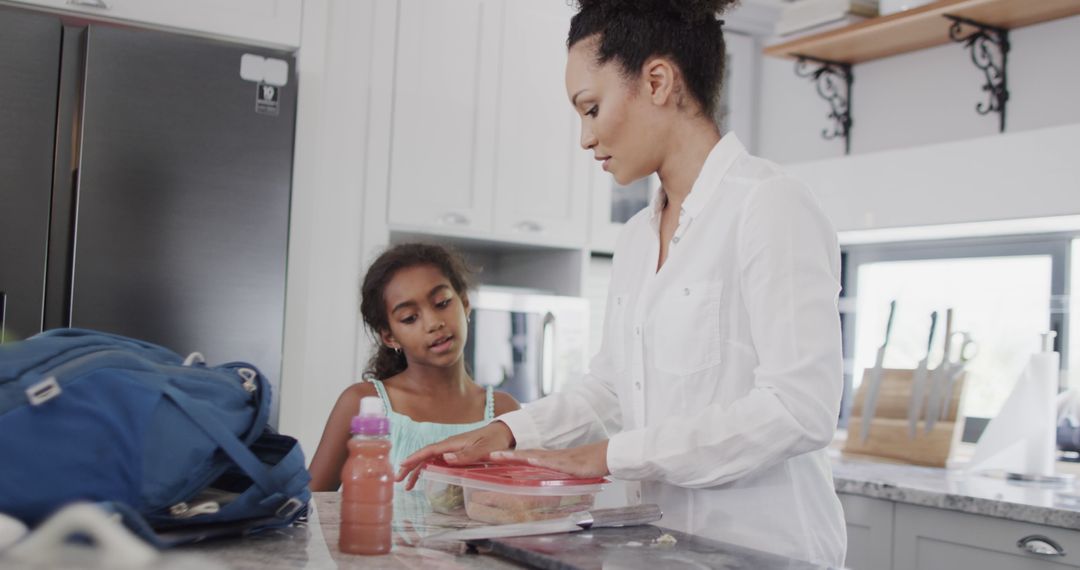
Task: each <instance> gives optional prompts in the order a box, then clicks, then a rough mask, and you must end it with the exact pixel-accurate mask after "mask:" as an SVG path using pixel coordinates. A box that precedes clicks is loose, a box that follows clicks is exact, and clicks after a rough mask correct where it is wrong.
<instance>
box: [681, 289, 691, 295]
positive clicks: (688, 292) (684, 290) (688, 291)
mask: <svg viewBox="0 0 1080 570" xmlns="http://www.w3.org/2000/svg"><path fill="white" fill-rule="evenodd" d="M682 294H683V295H686V296H687V297H689V296H690V288H689V287H687V288H685V289H683V290H682Z"/></svg>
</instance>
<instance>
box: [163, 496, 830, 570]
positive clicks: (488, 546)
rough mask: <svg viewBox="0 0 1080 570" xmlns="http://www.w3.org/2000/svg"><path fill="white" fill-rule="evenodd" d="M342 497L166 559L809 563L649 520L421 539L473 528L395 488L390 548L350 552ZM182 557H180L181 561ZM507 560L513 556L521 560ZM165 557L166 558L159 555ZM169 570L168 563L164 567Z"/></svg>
mask: <svg viewBox="0 0 1080 570" xmlns="http://www.w3.org/2000/svg"><path fill="white" fill-rule="evenodd" d="M340 501H341V496H340V495H339V494H338V493H315V494H314V497H313V499H312V502H311V506H312V508H311V510H310V514H309V515H308V523H307V524H306V525H301V526H296V527H291V528H287V529H282V530H278V531H269V532H265V533H262V534H257V535H254V536H249V537H245V538H242V539H235V540H221V541H215V542H207V543H204V544H197V545H192V546H187V547H183V548H177V549H174V550H172V551H169V553H167V554H166V558H170V557H171V558H172V559H174V560H175V559H178V558H179V559H181V562H186V564H183V565H182V566H183V567H184V568H188V567H190V568H198V569H199V570H219V569H224V568H231V569H234V570H247V569H250V570H275V569H316V568H318V569H322V568H375V569H378V568H416V569H424V570H454V569H458V568H478V569H481V570H485V569H488V570H501V569H508V568H526V567H537V568H550V569H553V570H556V569H557V570H563V569H566V570H577V569H582V570H584V569H590V570H591V569H594V568H595V569H598V570H599V569H601V568H603V569H613V568H617V569H633V570H638V569H640V570H656V568H667V567H673V566H671V565H672V564H675V565H678V566H680V567H695V568H721V569H723V568H729V569H738V568H760V569H762V570H768V569H772V568H776V569H780V568H783V569H788V570H796V569H799V570H801V569H812V568H819V567H817V566H813V565H811V564H808V563H804V562H799V561H796V560H792V559H789V558H784V557H780V556H776V555H773V554H768V553H764V552H759V551H756V550H750V549H746V548H742V547H738V546H734V545H730V544H726V543H721V542H716V541H711V540H706V539H704V538H700V537H696V536H691V535H686V534H683V533H677V532H671V534H673V535H674V536H676V537H677V539H678V540H677V543H676V544H675V545H666V544H662V543H657V542H656V541H655V539H656V538H657V537H659V536H660V535H661V534H664V533H665V532H667V531H664V530H662V529H660V528H658V527H655V526H652V525H643V526H638V527H632V528H625V529H596V530H592V531H586V532H578V533H567V534H559V535H546V536H539V537H527V538H514V539H499V540H492V541H477V542H474V543H472V545H471V546H470V545H466V544H465V543H462V542H434V541H424V542H423V543H421V541H422V540H423V539H424V538H425V537H427V536H429V535H431V534H433V533H436V532H441V531H444V530H446V529H450V528H464V527H469V526H479V523H475V522H472V521H469V520H467V519H464V518H463V517H451V516H446V515H440V514H438V513H433V512H432V511H431V509H430V508H429V507H428V506H427V503H426V501H425V500H424V498H423V496H422V495H420V494H418V493H399V494H396V496H395V499H394V549H393V551H392V552H391V553H390V554H387V555H385V556H352V555H348V554H342V553H341V552H339V551H338V548H337V540H338V525H339V512H340ZM185 559H186V560H185ZM511 560H518V561H521V562H523V563H525V564H527V565H521V564H518V563H515V562H512V561H511ZM166 562H168V561H166ZM166 566H168V567H169V569H170V570H172V569H173V568H176V567H180V566H176V565H175V564H172V565H166Z"/></svg>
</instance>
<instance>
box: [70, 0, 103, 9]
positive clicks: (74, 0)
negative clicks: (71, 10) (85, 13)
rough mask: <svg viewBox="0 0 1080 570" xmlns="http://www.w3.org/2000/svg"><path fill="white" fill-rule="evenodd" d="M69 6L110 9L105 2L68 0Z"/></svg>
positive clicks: (100, 0) (99, 0) (98, 0)
mask: <svg viewBox="0 0 1080 570" xmlns="http://www.w3.org/2000/svg"><path fill="white" fill-rule="evenodd" d="M68 4H70V5H72V6H82V7H83V8H97V9H98V10H108V9H109V5H108V4H106V3H105V0H68Z"/></svg>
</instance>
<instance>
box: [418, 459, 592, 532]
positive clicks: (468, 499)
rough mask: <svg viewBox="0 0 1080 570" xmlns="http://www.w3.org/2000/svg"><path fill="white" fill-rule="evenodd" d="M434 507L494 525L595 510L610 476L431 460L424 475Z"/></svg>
mask: <svg viewBox="0 0 1080 570" xmlns="http://www.w3.org/2000/svg"><path fill="white" fill-rule="evenodd" d="M422 477H423V480H424V493H425V495H426V496H427V499H428V502H429V503H430V504H431V508H432V509H433V510H435V511H436V512H440V513H444V514H460V513H461V512H462V510H464V512H465V514H467V515H468V517H469V518H470V519H473V520H476V521H480V522H485V523H489V524H506V523H518V522H529V521H539V520H546V519H553V518H560V517H564V516H566V515H569V514H571V513H576V512H578V511H584V510H588V509H590V508H592V506H593V503H594V502H595V500H596V494H597V493H599V492H600V491H602V490H603V488H604V484H605V483H608V480H607V479H604V478H602V477H599V478H593V479H580V478H576V477H571V476H569V475H566V474H565V473H560V472H558V471H553V470H550V469H543V468H539V467H530V466H527V465H469V466H465V467H449V466H446V465H439V464H429V465H427V466H426V467H425V468H424V471H423V473H422Z"/></svg>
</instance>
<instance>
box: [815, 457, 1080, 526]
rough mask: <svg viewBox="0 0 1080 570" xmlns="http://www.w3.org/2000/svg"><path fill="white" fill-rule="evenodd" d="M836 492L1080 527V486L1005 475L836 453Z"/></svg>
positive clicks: (833, 465)
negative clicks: (1043, 483)
mask: <svg viewBox="0 0 1080 570" xmlns="http://www.w3.org/2000/svg"><path fill="white" fill-rule="evenodd" d="M832 467H833V480H834V482H835V485H836V492H837V493H846V494H849V495H861V496H864V497H869V498H872V499H885V500H888V501H893V502H897V503H907V504H911V505H919V506H924V507H934V508H938V509H946V510H950V511H959V512H964V513H971V514H976V515H984V516H989V517H996V518H1002V519H1008V520H1014V521H1021V522H1029V523H1037V524H1044V525H1049V526H1056V527H1061V528H1068V529H1080V488H1078V487H1077V486H1076V484H1075V483H1072V484H1067V485H1058V486H1046V485H1038V484H1031V483H1021V482H1013V481H1006V480H1005V478H1004V477H1003V476H996V477H992V476H987V475H978V474H972V475H969V474H967V473H965V472H964V471H963V470H962V469H940V468H933V467H919V466H915V465H902V464H894V463H883V462H876V461H872V460H867V459H853V458H850V457H847V456H843V455H841V454H839V453H836V452H834V453H832Z"/></svg>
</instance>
